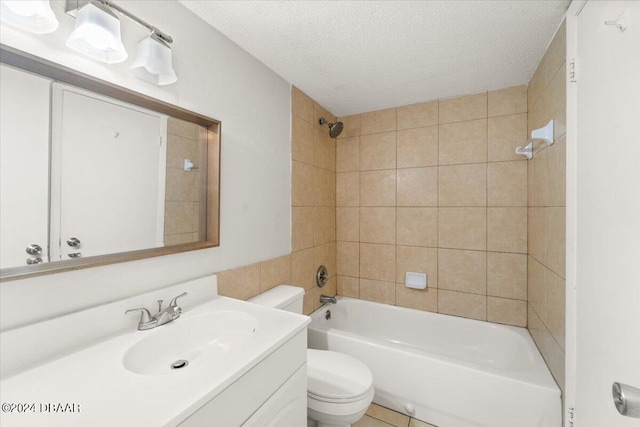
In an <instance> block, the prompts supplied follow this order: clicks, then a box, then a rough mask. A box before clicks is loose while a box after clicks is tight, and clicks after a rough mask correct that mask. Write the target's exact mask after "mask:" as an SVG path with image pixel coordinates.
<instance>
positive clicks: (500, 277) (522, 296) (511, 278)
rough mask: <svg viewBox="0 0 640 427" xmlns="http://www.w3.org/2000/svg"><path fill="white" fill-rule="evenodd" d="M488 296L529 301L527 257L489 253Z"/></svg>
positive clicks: (523, 255)
mask: <svg viewBox="0 0 640 427" xmlns="http://www.w3.org/2000/svg"><path fill="white" fill-rule="evenodd" d="M487 294H488V295H491V296H496V297H502V298H511V299H519V300H525V301H526V299H527V255H525V254H508V253H499V252H488V253H487Z"/></svg>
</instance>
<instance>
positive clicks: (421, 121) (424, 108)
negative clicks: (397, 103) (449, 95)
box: [397, 101, 438, 130]
mask: <svg viewBox="0 0 640 427" xmlns="http://www.w3.org/2000/svg"><path fill="white" fill-rule="evenodd" d="M397 114H398V130H400V129H412V128H419V127H423V126H431V125H437V124H438V101H429V102H423V103H421V104H413V105H405V106H403V107H398V113H397Z"/></svg>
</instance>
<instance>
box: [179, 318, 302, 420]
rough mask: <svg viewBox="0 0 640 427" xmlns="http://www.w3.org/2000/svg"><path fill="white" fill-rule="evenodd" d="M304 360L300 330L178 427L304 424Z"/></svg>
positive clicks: (213, 367)
mask: <svg viewBox="0 0 640 427" xmlns="http://www.w3.org/2000/svg"><path fill="white" fill-rule="evenodd" d="M306 360H307V331H306V329H303V330H302V331H300V332H298V333H297V334H296V335H294V336H293V337H292V338H291V339H290V340H288V341H286V342H285V343H284V344H282V345H281V346H280V347H278V348H276V350H274V351H273V352H272V353H271V354H269V355H268V356H267V357H265V358H264V359H263V360H262V361H260V362H259V363H258V364H257V365H255V366H254V367H253V368H251V369H250V370H249V371H248V372H247V373H246V374H244V375H243V376H242V377H240V378H239V379H238V380H237V381H235V382H234V383H233V384H231V385H230V386H229V387H227V388H226V389H225V390H223V391H222V392H221V393H219V394H218V395H217V396H216V397H214V398H213V399H211V400H210V401H208V402H206V403H204V405H203V406H202V407H201V408H200V409H198V410H197V411H196V412H195V413H193V414H192V415H191V416H189V417H188V418H187V419H186V420H184V421H183V422H182V423H180V424H179V426H180V427H236V426H237V427H240V426H242V427H267V426H269V427H297V426H299V427H305V426H306V425H307V370H306ZM211 369H216V367H215V366H212V367H211Z"/></svg>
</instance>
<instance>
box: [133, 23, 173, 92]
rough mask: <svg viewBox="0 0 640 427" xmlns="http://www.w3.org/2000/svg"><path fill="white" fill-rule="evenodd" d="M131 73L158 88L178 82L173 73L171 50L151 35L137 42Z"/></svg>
mask: <svg viewBox="0 0 640 427" xmlns="http://www.w3.org/2000/svg"><path fill="white" fill-rule="evenodd" d="M131 73H132V74H133V75H134V76H136V77H138V78H139V79H142V80H146V81H148V82H151V83H155V84H157V85H159V86H162V85H169V84H171V83H175V82H176V81H177V80H178V76H176V73H175V71H173V65H172V56H171V48H170V47H169V46H167V45H166V44H165V43H164V42H163V41H161V40H157V39H156V38H155V36H154V35H153V34H152V35H151V36H149V37H146V38H144V39H142V40H140V41H139V42H138V52H137V55H136V59H135V61H133V64H132V65H131Z"/></svg>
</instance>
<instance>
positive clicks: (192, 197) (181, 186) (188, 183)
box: [164, 168, 198, 202]
mask: <svg viewBox="0 0 640 427" xmlns="http://www.w3.org/2000/svg"><path fill="white" fill-rule="evenodd" d="M166 173H167V177H166V188H165V196H164V200H165V202H193V201H196V192H195V190H196V177H197V176H198V175H196V174H195V173H189V172H186V171H185V170H184V169H176V168H167V172H166Z"/></svg>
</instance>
